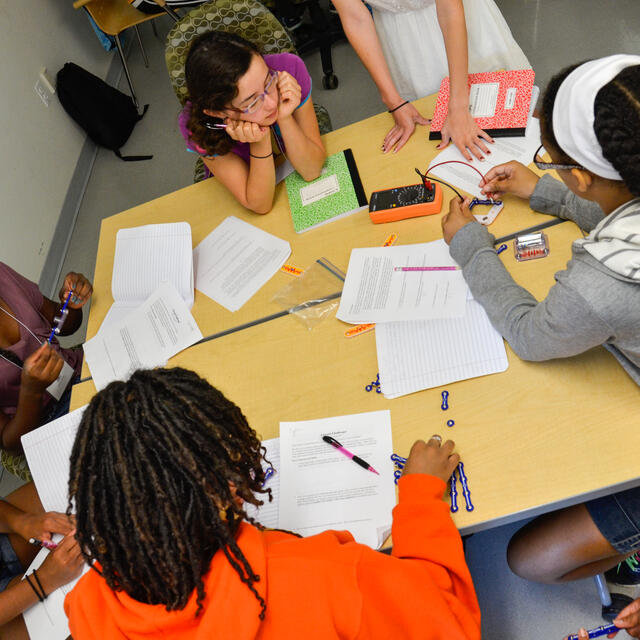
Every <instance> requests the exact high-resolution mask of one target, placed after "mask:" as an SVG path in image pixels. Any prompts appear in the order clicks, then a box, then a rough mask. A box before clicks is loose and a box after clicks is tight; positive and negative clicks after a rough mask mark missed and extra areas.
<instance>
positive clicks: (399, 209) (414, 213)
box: [369, 182, 442, 224]
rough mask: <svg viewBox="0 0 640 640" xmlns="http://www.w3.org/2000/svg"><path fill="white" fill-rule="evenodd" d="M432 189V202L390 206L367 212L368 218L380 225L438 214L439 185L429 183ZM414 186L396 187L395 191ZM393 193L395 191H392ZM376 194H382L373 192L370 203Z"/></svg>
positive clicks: (440, 196)
mask: <svg viewBox="0 0 640 640" xmlns="http://www.w3.org/2000/svg"><path fill="white" fill-rule="evenodd" d="M431 184H432V185H433V188H434V194H433V200H431V202H417V203H415V204H407V205H404V206H403V205H402V203H401V202H397V203H394V204H392V205H391V206H390V207H389V208H387V209H378V210H376V211H369V217H370V218H371V222H373V223H375V224H380V223H382V222H395V221H396V220H405V219H406V218H418V217H420V216H431V215H433V214H435V213H440V210H441V209H442V189H441V188H440V185H438V184H435V183H433V182H432V183H431ZM412 186H415V185H407V186H406V187H396V189H399V190H400V189H404V188H408V187H412ZM385 191H391V189H385ZM394 191H395V189H394ZM376 193H382V192H377V191H374V192H373V193H372V194H371V198H370V202H371V201H372V200H374V195H375V194H376Z"/></svg>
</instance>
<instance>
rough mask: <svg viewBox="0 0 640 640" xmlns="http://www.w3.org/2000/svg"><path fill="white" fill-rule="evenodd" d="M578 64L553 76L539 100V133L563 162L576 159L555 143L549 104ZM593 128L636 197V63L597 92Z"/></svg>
mask: <svg viewBox="0 0 640 640" xmlns="http://www.w3.org/2000/svg"><path fill="white" fill-rule="evenodd" d="M581 64H583V63H582V62H580V63H578V64H575V65H572V66H570V67H567V68H566V69H563V70H562V71H560V73H558V74H557V75H555V76H554V77H553V78H552V79H551V80H550V82H549V84H548V85H547V89H546V91H545V94H544V98H543V100H542V114H541V120H540V126H541V129H542V135H543V137H544V138H545V141H546V143H547V145H550V146H552V147H553V149H554V150H555V151H556V153H557V154H558V155H559V157H560V159H561V160H562V161H563V162H566V163H567V164H571V163H575V162H576V161H575V160H574V159H573V158H571V157H570V156H568V155H567V154H566V153H565V152H564V151H563V150H562V148H561V147H560V145H559V144H558V141H557V139H556V136H555V134H554V132H553V106H554V104H555V100H556V95H557V93H558V89H559V88H560V85H561V84H562V82H563V81H564V80H565V78H566V77H567V76H568V75H569V74H570V73H571V72H572V71H573V70H574V69H576V68H577V67H579V66H580V65H581ZM593 129H594V131H595V134H596V138H597V139H598V142H599V144H600V146H601V147H602V155H603V156H604V157H605V158H606V159H607V160H608V161H609V162H610V163H611V164H612V165H613V167H614V168H615V170H616V171H617V172H618V173H619V174H620V176H621V177H622V180H623V181H624V184H625V186H626V187H627V189H629V191H630V192H631V193H632V194H633V195H634V196H640V65H635V66H631V67H627V68H625V69H623V70H622V71H621V72H620V73H619V74H618V75H617V76H616V77H615V78H614V79H613V80H611V81H610V82H608V83H607V84H606V85H604V86H603V87H602V88H601V89H600V91H598V93H597V95H596V99H595V102H594V123H593ZM614 182H615V181H614ZM618 182H619V181H618Z"/></svg>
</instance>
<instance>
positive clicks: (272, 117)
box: [178, 31, 326, 213]
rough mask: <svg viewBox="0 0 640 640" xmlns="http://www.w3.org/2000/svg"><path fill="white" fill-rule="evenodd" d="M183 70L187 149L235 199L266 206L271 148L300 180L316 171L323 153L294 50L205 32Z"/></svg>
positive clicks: (271, 185)
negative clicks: (263, 50)
mask: <svg viewBox="0 0 640 640" xmlns="http://www.w3.org/2000/svg"><path fill="white" fill-rule="evenodd" d="M185 74H186V80H187V88H188V91H189V100H188V101H187V102H186V104H185V107H184V109H183V111H182V113H181V114H180V117H179V120H178V121H179V125H180V131H181V133H182V135H183V136H184V138H185V140H186V142H187V148H188V149H189V150H190V151H193V152H195V153H198V154H200V155H201V156H202V157H203V160H204V163H205V165H206V167H207V169H208V171H209V172H210V173H211V174H214V175H215V176H216V178H218V180H220V182H222V184H223V185H224V186H225V187H226V188H227V189H228V190H229V191H230V192H231V193H232V194H233V195H234V197H235V198H236V199H237V200H238V202H240V204H242V205H243V206H245V207H247V208H248V209H251V210H252V211H255V212H256V213H268V212H269V211H270V209H271V207H272V204H273V196H274V192H275V185H276V173H275V167H276V165H275V156H276V155H281V154H284V155H285V156H286V157H287V158H288V160H289V161H290V162H291V164H292V165H293V167H294V168H295V169H296V171H297V172H298V173H299V174H300V175H301V176H302V177H303V178H304V179H305V180H313V179H315V178H317V177H318V176H319V175H320V171H321V170H322V166H323V164H324V160H325V157H326V153H325V150H324V147H323V145H322V141H321V139H320V130H319V128H318V121H317V119H316V115H315V111H314V108H313V103H312V101H311V77H310V76H309V73H308V71H307V69H306V67H305V65H304V62H303V61H302V60H301V59H300V58H299V57H298V56H296V55H294V54H292V53H276V54H268V55H265V56H262V55H260V52H259V51H258V49H257V48H256V46H255V45H253V44H252V43H250V42H248V41H246V40H244V39H243V38H241V37H240V36H237V35H235V34H232V33H226V32H223V31H210V32H208V33H205V34H203V35H201V36H200V37H198V38H197V39H196V40H194V42H193V44H192V45H191V48H190V50H189V53H188V55H187V60H186V64H185Z"/></svg>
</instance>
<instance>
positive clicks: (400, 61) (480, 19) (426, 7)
mask: <svg viewBox="0 0 640 640" xmlns="http://www.w3.org/2000/svg"><path fill="white" fill-rule="evenodd" d="M368 2H369V4H371V5H372V7H373V19H374V22H375V25H376V31H377V32H378V37H379V38H380V43H381V45H382V50H383V52H384V56H385V58H386V60H387V64H388V65H389V70H390V71H391V76H392V77H393V81H394V83H395V85H396V88H397V89H398V92H399V93H400V95H401V96H402V97H403V98H405V99H406V100H415V99H416V98H422V97H423V96H427V95H430V94H432V93H436V92H437V91H438V89H439V88H440V82H441V81H442V79H443V78H444V77H446V76H448V75H449V69H448V66H447V55H446V52H445V48H444V39H443V37H442V32H441V31H440V26H439V24H438V17H437V14H436V5H435V0H368ZM463 5H464V13H465V21H466V24H467V41H468V48H469V73H479V72H481V71H496V70H498V69H529V68H531V65H530V64H529V61H528V60H527V57H526V56H525V55H524V53H523V52H522V49H521V48H520V47H519V46H518V43H517V42H516V41H515V40H514V39H513V36H512V35H511V30H510V29H509V25H508V24H507V23H506V21H505V19H504V17H503V16H502V13H500V9H498V7H497V6H496V4H495V2H494V1H493V0H463Z"/></svg>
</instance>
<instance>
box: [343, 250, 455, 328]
mask: <svg viewBox="0 0 640 640" xmlns="http://www.w3.org/2000/svg"><path fill="white" fill-rule="evenodd" d="M427 266H440V267H454V268H455V267H458V265H457V263H456V262H455V261H454V260H453V258H452V257H451V256H450V255H449V247H447V245H446V243H445V242H444V240H435V241H434V242H425V243H421V244H409V245H400V246H395V247H371V248H367V249H352V251H351V258H350V260H349V269H348V270H347V278H346V280H345V283H344V287H343V289H342V298H341V299H340V308H339V309H338V313H337V314H336V317H337V318H339V319H340V320H343V321H344V322H349V323H351V324H361V323H368V322H393V321H405V320H425V319H431V318H457V317H460V316H462V315H464V312H465V303H466V299H467V291H468V287H467V283H466V282H465V280H464V278H463V277H462V271H460V270H456V271H399V270H398V269H399V268H401V267H427Z"/></svg>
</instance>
